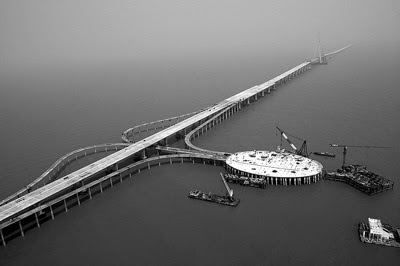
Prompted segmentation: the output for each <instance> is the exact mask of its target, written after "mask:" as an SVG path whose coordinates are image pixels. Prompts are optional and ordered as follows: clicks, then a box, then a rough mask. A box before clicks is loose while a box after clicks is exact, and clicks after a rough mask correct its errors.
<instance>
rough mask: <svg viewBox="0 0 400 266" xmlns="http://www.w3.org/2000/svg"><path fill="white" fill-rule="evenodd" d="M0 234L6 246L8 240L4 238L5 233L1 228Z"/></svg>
mask: <svg viewBox="0 0 400 266" xmlns="http://www.w3.org/2000/svg"><path fill="white" fill-rule="evenodd" d="M0 236H1V242H2V243H3V246H6V240H5V239H4V235H3V230H2V229H0Z"/></svg>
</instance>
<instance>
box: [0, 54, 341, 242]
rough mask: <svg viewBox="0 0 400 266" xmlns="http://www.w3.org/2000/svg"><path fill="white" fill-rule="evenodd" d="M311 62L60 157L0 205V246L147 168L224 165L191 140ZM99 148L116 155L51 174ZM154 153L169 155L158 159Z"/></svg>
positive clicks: (220, 154)
mask: <svg viewBox="0 0 400 266" xmlns="http://www.w3.org/2000/svg"><path fill="white" fill-rule="evenodd" d="M348 47H349V46H346V47H344V48H342V49H339V50H337V51H335V52H332V53H329V54H326V55H324V56H323V58H324V60H326V58H330V57H332V56H334V55H335V54H337V53H339V52H341V51H343V50H344V49H346V48H348ZM316 63H322V62H321V58H314V59H312V60H310V61H307V62H304V63H301V64H299V65H297V66H295V67H293V68H291V69H289V70H288V71H286V72H284V73H282V74H280V75H278V76H276V77H275V78H272V79H270V80H268V81H266V82H265V83H263V84H260V85H257V86H253V87H251V88H249V89H246V90H244V91H242V92H240V93H238V94H236V95H233V96H231V97H229V98H227V99H225V100H223V101H220V102H219V103H216V104H214V105H212V106H210V107H207V108H205V109H203V110H200V111H198V112H193V113H191V114H188V115H183V116H179V117H175V118H172V119H171V118H170V119H168V120H159V121H155V122H152V123H148V124H145V125H141V126H139V127H134V128H130V129H128V130H126V131H125V132H123V133H122V139H123V140H124V141H125V142H127V143H128V144H121V143H120V144H105V145H99V146H92V147H88V148H84V149H80V150H77V151H75V152H72V153H69V154H67V155H66V156H63V157H62V158H60V160H59V161H57V162H56V163H55V164H53V166H52V167H50V168H49V170H47V171H46V172H45V173H44V174H43V175H41V176H40V177H39V178H37V179H36V180H35V181H34V182H32V183H31V184H29V185H28V186H26V187H25V188H23V189H21V190H20V191H18V192H17V193H14V194H13V195H11V196H10V197H8V198H6V199H5V200H3V201H2V202H0V236H1V241H0V243H2V245H4V246H5V245H6V241H8V239H12V238H14V237H17V236H19V235H21V236H24V234H25V232H26V231H27V230H28V229H30V228H32V227H40V224H41V223H43V222H44V221H46V220H50V219H54V217H55V215H56V214H58V213H60V212H64V211H68V209H69V208H70V207H71V206H74V205H80V204H81V202H82V201H84V200H86V199H91V198H92V196H93V195H95V194H97V193H102V192H103V190H104V189H106V188H108V187H112V186H114V184H115V183H117V182H123V180H124V179H125V178H127V177H130V176H132V175H133V174H136V173H140V172H141V171H142V170H144V169H150V168H151V167H152V166H156V165H158V166H160V165H161V164H166V163H167V164H172V163H183V162H191V163H195V162H196V163H208V164H214V165H224V161H225V159H226V157H227V156H229V155H230V154H228V153H224V152H215V151H208V150H204V149H200V148H197V147H195V146H194V145H193V144H191V140H192V139H194V138H196V137H198V136H200V134H202V133H203V132H204V131H207V130H208V129H210V128H211V127H214V126H216V125H217V124H219V123H220V122H221V121H223V120H225V119H227V118H228V117H230V116H232V115H233V114H235V113H236V112H238V111H240V110H241V109H242V108H243V107H244V106H246V105H249V104H251V102H254V101H257V100H258V99H259V98H260V97H263V96H265V95H266V94H269V93H271V92H272V91H275V90H276V89H277V87H278V86H280V85H282V84H283V83H285V82H287V81H289V80H291V79H293V78H295V77H296V76H298V75H300V74H302V73H303V72H305V71H307V70H309V69H311V65H313V64H316ZM173 121H175V123H174V122H173ZM156 129H161V130H160V131H159V132H156V133H154V134H151V135H150V136H147V137H146V138H143V139H141V140H138V141H135V138H134V136H135V134H138V133H140V132H143V131H146V132H149V131H150V132H151V131H152V130H154V131H156ZM181 137H185V142H186V147H187V148H189V150H188V149H178V148H172V147H168V143H170V142H175V141H176V140H177V139H179V138H181ZM99 149H100V150H104V151H107V150H108V149H110V150H113V149H115V150H116V151H115V152H114V153H113V154H111V155H108V156H106V157H105V158H103V159H100V160H98V161H96V162H94V163H91V164H89V165H88V166H86V167H83V168H81V169H79V170H77V171H75V172H73V173H70V174H68V175H66V176H62V177H60V178H56V177H55V176H56V173H59V172H60V164H61V167H63V166H64V164H67V163H70V162H71V161H73V160H77V159H78V158H79V157H82V156H87V155H88V154H89V153H95V152H97V150H99ZM160 152H164V153H165V152H167V153H172V154H168V155H161V154H160Z"/></svg>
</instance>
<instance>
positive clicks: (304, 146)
mask: <svg viewBox="0 0 400 266" xmlns="http://www.w3.org/2000/svg"><path fill="white" fill-rule="evenodd" d="M276 128H277V129H278V130H279V132H280V135H281V146H282V137H284V138H285V139H286V140H287V142H288V143H289V145H290V147H292V149H293V152H294V153H296V154H297V155H301V156H304V157H308V156H309V155H310V154H309V153H308V151H307V141H306V140H303V139H300V138H298V137H296V136H293V135H289V134H288V133H286V132H284V131H283V130H282V129H280V128H279V127H276ZM288 136H291V137H294V138H296V139H298V140H301V141H303V144H302V145H301V147H300V149H297V147H296V146H295V145H294V144H293V142H292V141H290V139H289V137H288Z"/></svg>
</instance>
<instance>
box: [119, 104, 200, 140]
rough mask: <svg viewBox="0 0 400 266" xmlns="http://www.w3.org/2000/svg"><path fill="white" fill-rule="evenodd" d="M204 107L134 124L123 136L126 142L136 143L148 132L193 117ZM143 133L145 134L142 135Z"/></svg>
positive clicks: (154, 131) (151, 132)
mask: <svg viewBox="0 0 400 266" xmlns="http://www.w3.org/2000/svg"><path fill="white" fill-rule="evenodd" d="M203 110H204V109H202V110H199V111H195V112H192V113H188V114H184V115H180V116H174V117H170V118H166V119H161V120H157V121H153V122H148V123H144V124H141V125H137V126H134V127H132V128H129V129H127V130H125V131H124V132H122V135H121V138H122V140H123V141H124V142H126V143H134V142H137V141H139V140H141V139H142V138H144V137H145V136H144V135H146V134H153V133H156V132H157V131H158V130H163V129H165V128H167V127H170V126H173V125H175V124H177V123H179V122H181V121H183V120H184V119H186V118H188V117H191V116H193V115H195V114H198V113H200V112H202V111H203ZM141 135H143V136H141Z"/></svg>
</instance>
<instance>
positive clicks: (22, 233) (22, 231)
mask: <svg viewBox="0 0 400 266" xmlns="http://www.w3.org/2000/svg"><path fill="white" fill-rule="evenodd" d="M18 224H19V229H20V230H21V236H23V237H24V236H25V234H24V229H23V228H22V224H21V220H19V221H18Z"/></svg>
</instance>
